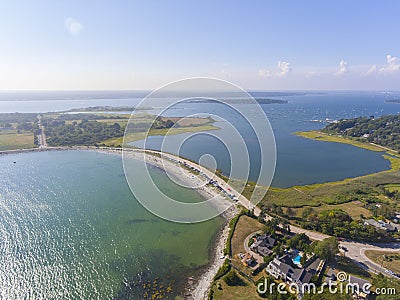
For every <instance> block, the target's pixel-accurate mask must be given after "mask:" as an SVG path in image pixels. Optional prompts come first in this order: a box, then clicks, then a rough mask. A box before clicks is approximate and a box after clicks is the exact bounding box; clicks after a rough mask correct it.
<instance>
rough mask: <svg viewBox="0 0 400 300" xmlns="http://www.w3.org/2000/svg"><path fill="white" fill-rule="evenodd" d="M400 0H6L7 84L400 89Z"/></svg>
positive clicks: (3, 66)
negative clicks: (208, 80)
mask: <svg viewBox="0 0 400 300" xmlns="http://www.w3.org/2000/svg"><path fill="white" fill-rule="evenodd" d="M399 15H400V1H397V0H393V1H390V0H388V1H370V0H354V1H348V0H347V1H341V0H335V1H321V0H318V1H307V0H304V1H294V0H293V1H232V0H231V1H191V0H185V1H183V0H182V1H175V0H172V1H169V0H165V1H152V0H142V1H132V0H131V1H128V0H126V1H119V0H116V1H102V0H96V1H91V0H85V1H79V0H57V1H53V0H25V1H21V0H13V1H2V2H0V90H119V89H124V90H149V89H154V88H158V87H160V86H162V85H165V84H167V83H169V82H171V81H175V80H179V79H183V78H188V77H214V78H220V79H224V80H228V81H231V82H233V83H235V84H237V85H239V86H241V87H243V88H244V89H247V90H400V84H399V83H400V34H399V33H400V18H399Z"/></svg>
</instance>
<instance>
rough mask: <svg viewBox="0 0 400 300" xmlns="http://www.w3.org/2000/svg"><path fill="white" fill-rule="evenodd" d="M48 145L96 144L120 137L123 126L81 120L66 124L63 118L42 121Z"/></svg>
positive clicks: (122, 133)
mask: <svg viewBox="0 0 400 300" xmlns="http://www.w3.org/2000/svg"><path fill="white" fill-rule="evenodd" d="M43 125H44V127H45V134H46V140H47V144H48V145H49V146H75V145H86V146H93V145H98V144H99V143H101V142H102V141H104V140H107V139H110V138H113V137H122V136H123V135H124V128H123V127H121V125H120V124H118V123H114V124H107V123H101V122H97V121H87V120H82V121H81V122H79V123H78V122H76V121H75V122H73V123H72V124H67V123H66V122H65V121H64V120H58V119H56V120H46V121H43Z"/></svg>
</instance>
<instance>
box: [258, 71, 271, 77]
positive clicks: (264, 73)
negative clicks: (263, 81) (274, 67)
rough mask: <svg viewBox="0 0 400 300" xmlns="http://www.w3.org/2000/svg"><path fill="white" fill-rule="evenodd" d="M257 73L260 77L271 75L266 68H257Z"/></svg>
mask: <svg viewBox="0 0 400 300" xmlns="http://www.w3.org/2000/svg"><path fill="white" fill-rule="evenodd" d="M258 75H260V76H261V77H268V78H270V77H272V73H271V71H269V70H267V69H259V70H258Z"/></svg>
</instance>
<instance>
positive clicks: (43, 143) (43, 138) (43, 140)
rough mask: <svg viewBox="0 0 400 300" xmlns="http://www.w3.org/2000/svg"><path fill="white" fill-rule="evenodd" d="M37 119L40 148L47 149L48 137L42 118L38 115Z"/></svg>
mask: <svg viewBox="0 0 400 300" xmlns="http://www.w3.org/2000/svg"><path fill="white" fill-rule="evenodd" d="M37 119H38V126H39V129H40V135H39V136H38V140H39V148H47V142H46V135H45V134H44V126H43V125H42V116H41V115H38V116H37Z"/></svg>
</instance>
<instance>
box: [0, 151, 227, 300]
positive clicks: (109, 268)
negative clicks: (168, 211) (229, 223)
mask: <svg viewBox="0 0 400 300" xmlns="http://www.w3.org/2000/svg"><path fill="white" fill-rule="evenodd" d="M14 162H16V163H14ZM151 174H152V176H153V178H154V179H155V180H156V181H157V182H158V183H159V184H160V185H161V186H162V187H163V188H164V189H165V190H168V192H169V193H172V194H174V195H175V196H178V197H180V198H179V199H182V201H185V199H188V198H190V199H198V200H200V196H199V195H198V194H197V193H195V192H193V191H190V190H186V189H183V188H179V187H177V186H175V185H174V184H172V183H171V182H170V181H169V180H168V179H167V177H166V176H165V174H164V173H163V172H162V171H161V170H159V169H156V168H151ZM221 224H222V219H219V218H218V219H214V220H211V221H208V222H203V223H201V224H196V225H186V224H176V223H172V222H167V221H163V220H161V219H159V218H157V217H155V216H153V215H152V214H150V213H149V212H147V211H146V210H145V209H144V208H143V207H142V206H141V205H140V204H139V203H138V202H137V201H136V199H135V198H134V197H133V195H132V194H131V192H130V190H129V188H128V186H127V183H126V181H125V178H124V175H123V170H122V164H121V158H120V157H119V156H114V155H109V154H102V153H96V152H91V151H60V152H43V153H26V154H18V155H5V156H1V157H0V254H1V255H0V282H1V287H0V298H1V299H15V298H18V299H21V298H46V299H49V298H53V299H67V298H69V299H96V298H101V299H112V298H116V299H118V298H121V299H125V298H128V299H129V298H131V299H141V298H144V297H145V295H147V296H150V295H151V293H154V292H156V291H161V293H164V294H165V295H169V296H170V297H172V295H173V294H177V293H180V292H182V288H183V285H184V284H185V280H186V278H187V277H188V276H193V275H194V274H195V273H196V272H197V271H198V270H199V268H200V267H202V266H204V265H205V264H206V263H207V261H208V248H209V244H210V243H211V242H212V238H213V236H214V234H215V233H216V232H217V229H218V228H219V227H220V226H221ZM161 286H163V287H161ZM167 287H170V288H171V289H172V291H171V293H168V292H167Z"/></svg>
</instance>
